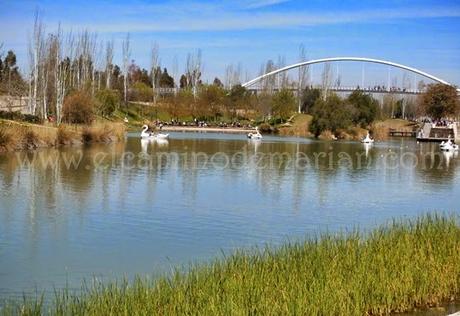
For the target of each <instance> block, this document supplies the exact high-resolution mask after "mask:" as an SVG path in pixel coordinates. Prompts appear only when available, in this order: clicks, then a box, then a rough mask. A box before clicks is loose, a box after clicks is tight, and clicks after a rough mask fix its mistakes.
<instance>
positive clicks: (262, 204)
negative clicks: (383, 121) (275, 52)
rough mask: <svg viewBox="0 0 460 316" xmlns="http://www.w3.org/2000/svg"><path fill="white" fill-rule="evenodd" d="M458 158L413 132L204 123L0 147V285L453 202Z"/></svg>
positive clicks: (57, 278) (112, 275) (48, 281)
mask: <svg viewBox="0 0 460 316" xmlns="http://www.w3.org/2000/svg"><path fill="white" fill-rule="evenodd" d="M459 166H460V158H458V157H457V155H454V154H443V153H441V152H439V150H438V147H437V145H436V144H429V143H425V144H417V143H416V142H415V141H413V140H411V139H403V138H401V139H391V140H389V141H386V142H381V143H376V144H374V145H372V146H370V147H366V146H365V145H363V144H360V143H354V142H321V141H314V140H308V139H301V138H288V137H275V136H271V137H270V136H267V137H264V139H263V140H262V141H250V140H247V139H246V138H245V136H244V135H227V134H213V133H171V135H170V139H169V141H167V142H161V143H159V142H148V141H141V140H140V139H139V138H138V137H137V135H136V134H128V137H127V139H126V142H122V143H116V144H104V145H101V144H97V145H96V144H95V145H92V146H87V147H68V148H60V149H41V150H38V151H35V152H20V153H8V154H1V155H0V298H2V299H4V298H11V297H19V296H21V295H22V293H23V292H26V293H35V291H38V292H42V291H44V292H45V293H51V292H53V289H54V288H62V287H66V286H67V287H70V288H72V289H73V288H79V287H80V285H81V282H82V281H83V280H87V281H90V280H91V279H92V278H94V277H96V278H98V279H102V280H116V279H118V280H119V279H121V278H123V277H127V278H132V277H133V276H134V275H136V274H139V275H143V276H145V275H149V276H152V277H153V276H154V275H157V274H159V273H167V272H168V271H171V269H172V268H175V267H179V266H186V265H187V264H190V263H196V262H203V261H206V260H210V259H212V258H214V257H217V256H221V255H222V253H229V252H231V251H232V250H233V249H235V248H249V247H253V246H263V245H265V244H271V245H278V244H280V243H282V242H284V241H288V240H297V239H301V238H305V237H308V236H315V235H317V234H319V233H321V232H325V231H329V232H336V231H350V230H352V229H354V228H357V227H359V228H361V229H364V230H368V229H371V228H374V227H376V226H378V225H381V224H384V223H386V222H387V221H389V220H391V219H392V218H415V217H416V216H417V215H419V214H423V213H426V212H431V211H444V212H451V213H456V214H459V213H460V211H459V210H460V208H459V203H458V197H459V196H460V175H459V173H460V172H459V171H460V170H459Z"/></svg>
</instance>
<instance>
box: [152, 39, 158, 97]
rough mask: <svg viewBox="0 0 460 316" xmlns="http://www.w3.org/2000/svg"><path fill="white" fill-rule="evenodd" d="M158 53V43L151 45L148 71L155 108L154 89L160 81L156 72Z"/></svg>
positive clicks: (155, 93) (155, 94)
mask: <svg viewBox="0 0 460 316" xmlns="http://www.w3.org/2000/svg"><path fill="white" fill-rule="evenodd" d="M159 51H160V47H159V46H158V43H157V42H155V43H153V45H152V50H151V53H150V71H151V80H152V92H153V106H156V104H157V92H156V90H155V89H156V88H157V87H158V86H159V81H160V74H159V73H158V71H157V69H158V66H159Z"/></svg>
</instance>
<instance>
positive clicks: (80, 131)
mask: <svg viewBox="0 0 460 316" xmlns="http://www.w3.org/2000/svg"><path fill="white" fill-rule="evenodd" d="M124 137H125V127H124V125H123V124H122V123H113V122H99V123H94V124H92V125H88V126H80V125H66V124H61V125H60V126H59V127H55V126H49V125H39V124H30V123H25V122H17V121H10V120H0V153H1V152H7V151H15V150H33V149H37V148H44V147H56V146H62V145H81V144H86V143H101V142H106V143H108V142H115V141H120V140H122V139H124Z"/></svg>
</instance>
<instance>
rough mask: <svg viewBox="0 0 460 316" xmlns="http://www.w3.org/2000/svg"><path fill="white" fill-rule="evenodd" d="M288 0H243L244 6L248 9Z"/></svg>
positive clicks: (287, 0)
mask: <svg viewBox="0 0 460 316" xmlns="http://www.w3.org/2000/svg"><path fill="white" fill-rule="evenodd" d="M289 1H290V0H252V1H245V5H244V7H245V8H248V9H258V8H263V7H269V6H272V5H275V4H281V3H285V2H289Z"/></svg>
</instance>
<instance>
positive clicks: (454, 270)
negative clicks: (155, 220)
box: [4, 216, 460, 315]
mask: <svg viewBox="0 0 460 316" xmlns="http://www.w3.org/2000/svg"><path fill="white" fill-rule="evenodd" d="M459 262H460V226H459V222H458V218H445V217H437V216H431V217H430V216H426V217H423V218H420V219H418V220H416V221H413V222H403V223H401V222H394V223H393V224H391V225H388V226H386V227H383V228H380V229H377V230H375V231H373V232H372V233H371V234H370V235H369V236H367V237H366V238H364V237H363V235H361V234H358V233H352V234H348V235H346V236H343V235H342V236H332V235H323V236H321V237H320V238H318V239H315V240H307V241H305V242H302V243H293V244H286V245H285V246H282V247H281V248H277V249H271V248H267V249H264V250H254V251H251V252H242V251H240V252H237V253H235V254H233V255H231V256H229V257H227V258H224V259H219V260H216V261H214V262H213V263H210V264H207V265H201V266H198V267H193V268H191V269H190V271H188V272H187V273H179V272H177V273H176V274H175V275H174V276H172V277H170V278H161V279H159V280H157V281H145V280H144V281H143V280H140V279H139V280H137V281H135V282H134V283H132V284H128V283H125V284H118V285H116V284H111V285H107V286H103V285H98V286H96V287H95V288H93V289H91V290H84V291H83V294H81V295H80V296H78V297H76V296H73V297H72V296H71V295H69V294H68V293H66V292H61V293H59V295H58V296H57V297H58V299H57V301H56V302H55V303H54V305H52V306H51V310H50V311H49V312H50V313H51V314H75V315H107V314H113V315H119V314H125V315H128V314H129V315H135V314H137V315H184V314H193V315H195V314H199V315H248V314H262V315H284V314H299V315H364V314H387V313H390V312H394V311H405V310H411V309H413V308H414V307H416V306H429V305H433V304H438V303H440V302H442V301H445V300H451V299H457V300H458V299H460V264H459ZM19 310H22V311H26V313H25V314H29V313H30V314H33V313H36V312H40V310H43V309H42V306H40V304H39V303H38V304H37V302H36V301H35V302H34V301H33V300H32V301H26V302H25V303H24V304H23V305H22V306H19V305H11V306H9V307H8V308H7V309H5V310H4V314H9V313H14V312H17V311H19Z"/></svg>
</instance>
